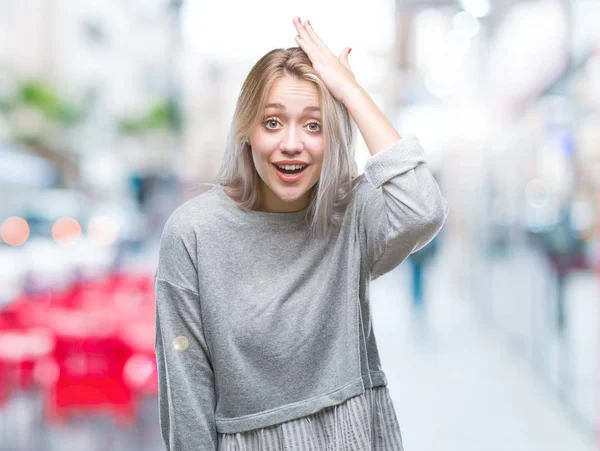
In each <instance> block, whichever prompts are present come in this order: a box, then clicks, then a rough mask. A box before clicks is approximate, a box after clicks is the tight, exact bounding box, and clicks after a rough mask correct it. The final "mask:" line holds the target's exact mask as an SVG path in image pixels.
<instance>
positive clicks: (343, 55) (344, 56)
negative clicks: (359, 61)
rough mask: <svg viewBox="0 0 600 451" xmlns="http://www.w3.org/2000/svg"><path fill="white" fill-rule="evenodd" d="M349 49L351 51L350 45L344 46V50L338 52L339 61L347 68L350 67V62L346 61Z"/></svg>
mask: <svg viewBox="0 0 600 451" xmlns="http://www.w3.org/2000/svg"><path fill="white" fill-rule="evenodd" d="M351 51H352V48H351V47H347V48H345V49H344V50H342V53H340V56H339V58H338V59H339V60H340V63H342V64H343V65H344V66H346V67H347V68H348V69H350V62H349V61H348V55H350V52H351Z"/></svg>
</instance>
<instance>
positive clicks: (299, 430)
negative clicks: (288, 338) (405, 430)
mask: <svg viewBox="0 0 600 451" xmlns="http://www.w3.org/2000/svg"><path fill="white" fill-rule="evenodd" d="M283 450H285V451H369V450H370V451H403V448H402V437H401V435H400V426H399V425H398V419H397V418H396V412H395V411H394V406H393V403H392V399H391V397H390V393H389V391H388V388H387V387H385V386H382V387H375V388H371V389H367V390H365V393H364V394H362V395H358V396H354V397H352V398H349V399H347V400H346V401H344V402H343V403H341V404H338V405H337V406H331V407H326V408H325V409H322V410H320V411H319V412H317V413H315V414H312V415H309V416H306V417H302V418H298V419H296V420H291V421H286V422H284V423H280V424H277V425H275V426H269V427H266V428H262V429H254V430H251V431H246V432H238V433H234V434H219V451H283Z"/></svg>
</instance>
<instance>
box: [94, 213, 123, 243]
mask: <svg viewBox="0 0 600 451" xmlns="http://www.w3.org/2000/svg"><path fill="white" fill-rule="evenodd" d="M118 236H119V225H118V224H117V221H116V219H115V218H113V217H112V216H96V217H94V218H92V220H91V221H90V223H89V224H88V227H87V237H88V238H89V239H90V240H91V241H92V242H93V243H94V244H96V245H98V246H110V245H111V244H114V242H115V241H116V240H117V238H118Z"/></svg>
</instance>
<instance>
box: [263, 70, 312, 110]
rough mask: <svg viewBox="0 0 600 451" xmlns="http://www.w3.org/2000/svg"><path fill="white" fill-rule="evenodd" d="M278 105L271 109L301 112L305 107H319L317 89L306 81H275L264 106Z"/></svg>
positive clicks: (284, 78)
mask: <svg viewBox="0 0 600 451" xmlns="http://www.w3.org/2000/svg"><path fill="white" fill-rule="evenodd" d="M270 104H278V105H277V106H271V108H275V109H282V108H281V107H285V109H291V110H296V109H298V108H299V109H300V110H302V109H303V108H305V107H306V106H320V101H319V92H318V91H317V87H316V86H315V85H314V84H313V83H311V82H310V81H307V80H300V79H298V78H295V77H288V76H286V77H282V78H279V79H277V80H276V81H275V82H274V84H273V86H272V87H271V90H270V91H269V94H268V96H267V102H266V106H267V107H269V105H270Z"/></svg>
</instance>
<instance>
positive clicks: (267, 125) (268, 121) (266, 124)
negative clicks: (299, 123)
mask: <svg viewBox="0 0 600 451" xmlns="http://www.w3.org/2000/svg"><path fill="white" fill-rule="evenodd" d="M273 122H275V123H276V124H279V123H280V122H279V121H278V120H277V119H274V118H272V117H270V118H269V119H266V120H265V121H264V122H263V124H264V125H265V127H267V128H268V129H269V130H273V127H270V126H269V124H272V123H273Z"/></svg>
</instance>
